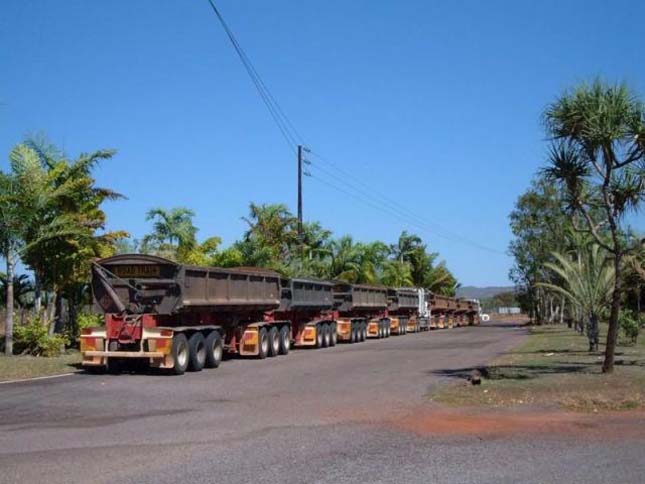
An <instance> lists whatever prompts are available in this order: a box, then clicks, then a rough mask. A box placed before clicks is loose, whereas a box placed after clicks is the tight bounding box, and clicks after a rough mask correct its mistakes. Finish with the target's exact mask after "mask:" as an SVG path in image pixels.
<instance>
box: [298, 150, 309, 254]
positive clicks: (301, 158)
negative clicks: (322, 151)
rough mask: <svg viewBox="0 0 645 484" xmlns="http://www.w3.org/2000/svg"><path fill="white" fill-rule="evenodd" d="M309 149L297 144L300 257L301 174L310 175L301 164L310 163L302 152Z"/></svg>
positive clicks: (301, 242)
mask: <svg viewBox="0 0 645 484" xmlns="http://www.w3.org/2000/svg"><path fill="white" fill-rule="evenodd" d="M310 151H311V150H309V148H307V147H305V146H302V145H298V242H299V245H300V257H301V258H302V246H303V243H304V237H303V233H302V175H303V174H304V175H306V176H311V175H310V174H309V172H306V171H305V172H303V169H302V165H303V164H307V165H309V164H311V162H310V161H308V160H306V159H305V157H304V155H303V154H304V153H309V152H310Z"/></svg>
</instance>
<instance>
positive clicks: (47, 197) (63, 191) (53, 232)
mask: <svg viewBox="0 0 645 484" xmlns="http://www.w3.org/2000/svg"><path fill="white" fill-rule="evenodd" d="M9 160H10V165H11V173H9V174H5V173H2V172H0V252H1V253H2V256H3V258H4V259H5V263H6V280H7V284H6V312H7V314H6V320H5V353H6V354H7V355H11V354H12V353H13V310H14V285H13V281H14V277H15V266H16V263H17V262H18V260H19V259H20V258H21V257H23V256H24V255H25V254H26V253H27V252H28V251H29V250H30V249H32V248H33V247H36V246H37V245H39V244H41V243H43V242H45V241H48V240H52V239H54V238H56V237H63V236H68V235H71V234H76V233H77V232H78V230H79V228H78V226H77V225H75V224H73V223H72V218H71V217H70V216H69V215H67V214H61V213H58V212H56V210H55V207H56V206H57V205H58V204H59V203H62V201H63V200H64V199H65V197H68V196H69V195H70V194H71V193H72V192H73V191H74V190H75V189H76V188H77V185H76V181H75V180H66V181H64V182H62V183H60V184H54V183H52V181H53V180H54V179H55V178H56V176H57V175H58V173H50V172H48V171H46V170H45V169H43V167H42V166H41V164H40V159H39V157H38V153H37V152H36V151H35V150H34V149H32V148H30V147H28V146H27V145H24V144H19V145H17V146H16V147H15V148H14V149H13V150H12V151H11V153H10V155H9ZM45 213H48V214H49V216H48V217H43V214H45Z"/></svg>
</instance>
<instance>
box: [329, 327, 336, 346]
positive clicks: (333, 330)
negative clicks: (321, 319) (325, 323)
mask: <svg viewBox="0 0 645 484" xmlns="http://www.w3.org/2000/svg"><path fill="white" fill-rule="evenodd" d="M329 329H330V333H331V338H330V343H329V346H336V343H338V333H337V332H336V323H332V324H331V325H330V326H329Z"/></svg>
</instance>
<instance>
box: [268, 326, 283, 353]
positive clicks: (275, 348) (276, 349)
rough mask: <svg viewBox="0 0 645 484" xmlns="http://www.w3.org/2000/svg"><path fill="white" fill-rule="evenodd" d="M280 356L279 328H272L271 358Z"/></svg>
mask: <svg viewBox="0 0 645 484" xmlns="http://www.w3.org/2000/svg"><path fill="white" fill-rule="evenodd" d="M279 354H280V335H279V334H278V328H277V326H272V327H271V329H270V330H269V356H270V357H273V356H278V355H279Z"/></svg>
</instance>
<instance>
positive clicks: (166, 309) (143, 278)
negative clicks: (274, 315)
mask: <svg viewBox="0 0 645 484" xmlns="http://www.w3.org/2000/svg"><path fill="white" fill-rule="evenodd" d="M280 279H281V278H280V275H279V274H277V273H275V272H272V271H266V270H253V269H223V268H217V267H208V268H207V267H196V266H190V265H184V264H178V263H176V262H173V261H170V260H167V259H163V258H161V257H157V256H152V255H144V254H130V255H117V256H114V257H109V258H106V259H101V260H99V261H98V262H97V263H96V264H95V265H94V266H93V277H92V289H93V291H94V297H95V301H96V303H97V305H98V306H99V307H100V308H101V309H102V310H103V311H104V312H106V313H122V312H125V311H127V312H130V313H135V314H136V313H153V314H159V315H170V314H178V313H182V312H188V311H199V310H207V311H209V312H231V311H239V310H248V311H269V310H272V309H277V308H278V307H279V306H280V295H281V284H280Z"/></svg>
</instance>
